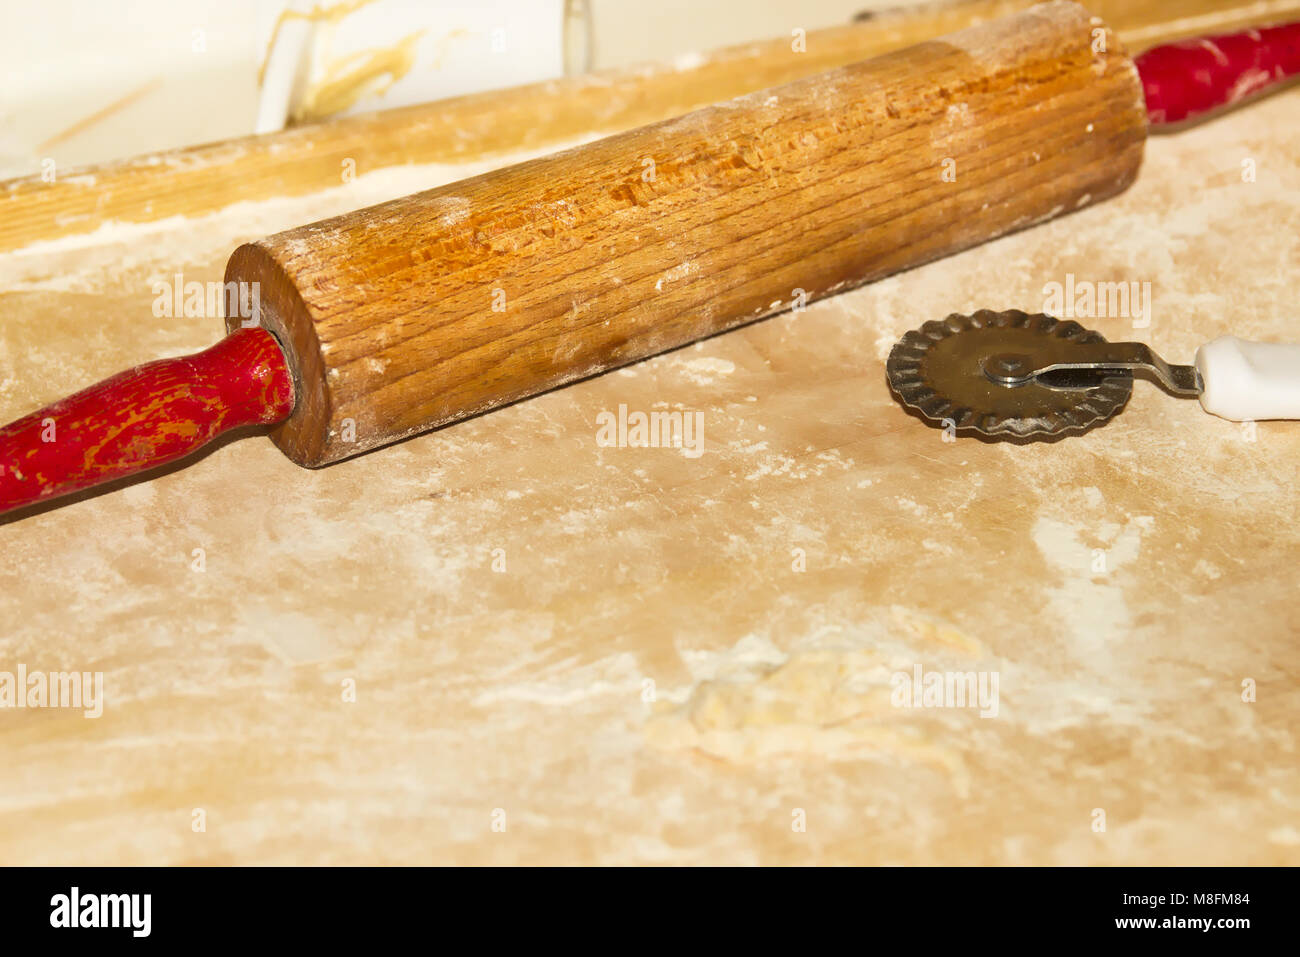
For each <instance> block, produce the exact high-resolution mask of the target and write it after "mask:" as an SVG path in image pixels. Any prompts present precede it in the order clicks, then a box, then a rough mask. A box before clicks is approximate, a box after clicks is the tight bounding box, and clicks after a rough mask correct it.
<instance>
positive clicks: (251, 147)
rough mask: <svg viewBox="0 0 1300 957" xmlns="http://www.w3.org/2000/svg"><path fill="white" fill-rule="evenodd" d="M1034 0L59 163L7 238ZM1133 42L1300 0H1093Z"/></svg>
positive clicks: (812, 68) (263, 183) (498, 130)
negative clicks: (126, 155)
mask: <svg viewBox="0 0 1300 957" xmlns="http://www.w3.org/2000/svg"><path fill="white" fill-rule="evenodd" d="M1029 5H1030V3H1029V0H969V2H959V3H949V4H937V5H933V6H928V7H925V8H922V9H919V10H900V11H898V12H896V13H892V12H891V13H888V14H879V15H877V16H875V17H872V18H871V19H869V20H866V21H863V22H859V23H852V24H844V25H842V26H835V27H830V28H827V29H823V30H812V31H809V32H808V34H807V37H806V44H805V45H804V47H803V49H802V52H796V51H795V50H794V49H793V48H792V42H791V37H789V36H785V37H777V38H774V39H773V40H771V41H768V42H764V43H748V44H743V45H740V46H736V47H731V48H728V49H724V50H719V51H715V52H713V53H711V54H709V55H708V56H703V57H700V58H698V61H696V60H692V61H690V62H688V63H683V64H659V65H646V66H641V67H635V68H627V69H619V70H610V71H605V72H601V73H595V74H590V75H584V76H575V77H566V78H564V79H559V80H554V81H548V82H544V83H537V84H531V85H528V86H522V87H517V88H514V89H510V90H500V91H493V92H490V93H482V94H475V95H471V96H463V97H456V98H454V99H449V100H443V101H440V102H437V103H428V104H420V105H418V106H412V107H405V108H401V109H395V110H387V111H384V112H381V113H373V114H368V115H364V116H356V117H348V118H345V119H340V120H335V121H330V122H327V123H320V124H314V125H310V126H304V127H298V128H296V129H289V130H285V131H283V132H280V133H273V134H267V135H264V136H249V137H243V138H239V139H234V140H226V141H222V142H218V143H208V144H204V145H200V146H193V147H187V148H185V149H179V150H171V151H167V152H164V153H159V154H154V155H148V156H141V157H136V158H132V159H128V160H122V161H118V162H113V163H105V164H100V165H97V166H92V167H87V168H84V169H79V170H66V171H65V170H62V169H60V171H59V174H58V178H57V179H56V180H55V181H54V182H52V183H51V182H45V181H44V180H42V178H41V177H40V176H30V177H25V178H22V179H16V180H11V181H10V182H8V183H6V184H4V185H3V186H0V251H5V250H11V249H16V248H19V247H21V246H24V245H26V244H28V243H31V242H33V241H36V240H43V239H52V238H56V237H60V236H72V235H80V234H84V233H89V232H92V231H94V230H95V229H97V228H98V227H99V226H100V225H101V224H102V223H104V222H110V221H117V222H156V221H158V220H161V219H165V218H167V217H169V216H177V215H196V214H200V213H205V212H210V211H212V210H216V209H222V208H224V207H226V206H229V205H231V204H233V203H236V202H243V201H249V200H259V199H265V198H267V197H271V196H279V197H284V196H301V195H305V194H308V193H312V192H315V191H318V190H322V189H328V188H331V187H338V186H339V185H340V184H341V182H342V179H341V172H342V169H343V164H344V162H345V161H351V162H352V164H354V166H355V169H356V171H357V172H358V174H364V173H370V172H374V171H376V170H379V169H382V168H385V167H391V166H404V165H409V164H427V163H456V162H465V161H472V160H477V159H481V158H483V157H488V156H499V155H502V154H505V153H511V152H521V151H525V150H533V149H545V148H547V147H549V146H554V145H557V144H563V143H566V142H569V141H572V140H574V139H577V138H578V137H580V136H586V135H590V134H592V133H615V132H620V131H623V130H627V129H631V128H633V127H636V126H640V125H644V124H647V123H653V122H658V121H660V120H663V119H666V118H668V117H671V116H675V115H678V114H681V113H685V112H687V111H689V110H693V109H697V108H699V107H702V106H704V105H706V104H709V103H713V102H716V101H718V100H723V99H727V98H730V97H734V96H740V95H742V94H745V93H749V92H752V91H754V90H758V89H763V88H765V87H769V86H775V85H778V84H781V83H787V82H790V81H792V80H795V79H798V78H801V77H806V76H810V75H813V74H816V73H820V72H823V71H825V70H829V69H833V68H835V67H839V66H843V65H846V64H849V63H855V62H858V61H861V60H864V59H866V58H868V57H872V56H877V55H880V54H883V53H887V52H891V51H893V50H897V49H900V48H902V47H905V46H907V45H909V44H913V43H917V42H920V41H923V40H927V39H931V38H934V37H937V36H940V35H942V34H944V33H949V32H952V31H954V30H959V29H962V28H964V27H967V26H970V25H972V24H976V23H980V22H983V21H987V20H990V19H993V18H996V17H999V16H1004V15H1007V14H1009V13H1012V12H1015V11H1017V10H1022V9H1024V8H1025V7H1027V6H1029ZM1087 6H1088V8H1089V9H1090V10H1091V11H1092V12H1093V13H1095V14H1097V15H1098V16H1101V17H1102V18H1103V19H1105V20H1106V22H1107V23H1108V24H1109V25H1110V26H1111V27H1112V28H1113V29H1114V30H1115V31H1116V32H1117V33H1118V34H1119V36H1120V39H1121V40H1122V41H1123V42H1124V43H1125V45H1126V47H1127V48H1128V49H1129V50H1130V51H1131V52H1134V53H1136V52H1138V51H1140V50H1143V49H1146V48H1147V47H1150V46H1153V45H1155V44H1158V43H1165V42H1169V41H1171V40H1177V39H1181V38H1184V37H1189V36H1198V35H1202V34H1206V33H1215V32H1225V31H1229V30H1233V29H1238V28H1241V27H1244V26H1251V25H1259V24H1266V23H1277V22H1281V21H1285V20H1293V19H1296V18H1298V17H1300V0H1091V2H1090V3H1088V4H1087Z"/></svg>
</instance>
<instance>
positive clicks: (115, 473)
mask: <svg viewBox="0 0 1300 957" xmlns="http://www.w3.org/2000/svg"><path fill="white" fill-rule="evenodd" d="M293 404H294V385H293V377H292V376H291V374H290V372H289V369H288V366H287V365H286V364H285V359H284V353H283V352H282V351H281V350H280V345H279V343H278V342H277V341H276V340H275V337H274V336H272V335H271V334H270V333H269V332H267V331H266V330H265V329H241V330H239V331H237V332H235V333H233V334H231V335H229V336H227V337H226V338H225V339H223V340H221V341H220V342H219V343H217V344H216V345H215V346H213V347H212V348H210V349H206V350H204V351H203V352H197V353H194V354H193V355H188V356H179V357H177V358H174V359H162V360H159V361H157V362H148V363H145V364H144V365H139V366H136V367H135V368H133V369H128V370H127V371H126V372H121V373H119V374H117V375H115V376H113V377H112V378H110V379H105V380H104V381H103V382H100V383H98V384H97V385H93V386H91V387H90V388H88V389H84V390H83V391H81V392H78V393H77V394H76V395H71V396H69V397H68V398H66V399H62V400H60V401H58V402H55V403H54V404H53V405H50V406H47V407H45V408H44V409H41V410H39V411H37V412H33V413H31V414H30V415H27V416H24V417H23V418H21V419H18V420H17V421H16V422H12V423H10V424H9V425H7V426H5V427H4V428H0V513H3V512H7V511H10V510H12V509H15V508H21V507H22V506H25V505H33V504H35V503H37V502H44V501H47V500H49V499H52V498H57V497H59V496H61V495H68V494H70V493H72V492H79V491H82V490H83V489H88V488H93V487H94V486H96V485H102V484H103V483H105V482H111V481H113V480H114V479H120V478H125V477H128V476H131V475H136V474H138V473H140V472H144V471H147V470H148V469H152V468H156V467H158V466H160V465H166V464H168V463H169V462H174V461H176V460H177V459H180V458H183V457H184V456H186V455H189V454H190V453H192V452H195V451H197V450H198V449H201V448H202V447H203V446H205V445H207V444H208V443H209V442H211V441H212V440H213V439H215V438H216V437H217V436H219V435H221V434H222V433H224V432H228V431H230V430H231V429H236V428H240V427H241V426H246V425H271V424H274V423H276V422H280V421H282V420H283V419H285V418H287V417H288V416H289V413H290V412H292V411H293Z"/></svg>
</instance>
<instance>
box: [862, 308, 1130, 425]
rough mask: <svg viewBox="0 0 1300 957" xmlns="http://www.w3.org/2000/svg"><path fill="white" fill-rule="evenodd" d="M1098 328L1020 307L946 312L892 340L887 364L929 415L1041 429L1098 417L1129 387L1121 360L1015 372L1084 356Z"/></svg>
mask: <svg viewBox="0 0 1300 957" xmlns="http://www.w3.org/2000/svg"><path fill="white" fill-rule="evenodd" d="M1105 342H1106V339H1105V338H1104V337H1103V336H1102V335H1101V334H1100V333H1098V332H1093V331H1092V330H1090V329H1085V328H1084V327H1083V326H1081V325H1079V324H1078V323H1077V322H1073V321H1067V322H1062V321H1060V320H1059V319H1053V318H1052V317H1051V316H1045V315H1041V314H1040V315H1029V314H1028V313H1024V312H1020V311H1019V310H1009V311H1007V312H993V311H991V310H988V309H984V310H981V311H979V312H977V313H975V314H974V315H970V316H962V315H956V314H954V315H951V316H949V317H948V318H947V319H944V320H942V321H939V320H935V321H931V322H927V323H926V324H925V325H923V326H922V327H921V328H920V329H916V330H913V331H912V332H909V333H907V334H906V335H905V336H903V338H902V339H901V340H899V342H898V343H897V344H896V345H895V346H894V348H893V350H892V351H891V352H890V354H889V361H888V363H887V364H886V366H885V370H886V375H887V377H888V379H889V385H890V387H891V388H892V389H893V391H894V394H895V395H896V396H897V397H898V399H899V400H900V401H901V402H902V403H903V405H905V406H907V407H908V408H910V409H915V410H916V411H917V412H919V413H920V414H921V415H922V416H924V417H925V418H926V419H929V420H930V421H931V423H932V424H934V425H943V426H947V425H951V426H953V427H955V428H956V429H957V430H958V431H963V432H967V433H972V432H973V433H975V434H978V435H986V436H995V437H999V438H1008V439H1014V438H1025V439H1045V438H1050V437H1052V436H1057V435H1065V434H1074V433H1078V432H1082V431H1085V430H1087V429H1090V428H1092V427H1094V426H1096V425H1098V424H1099V423H1101V422H1104V421H1106V420H1107V419H1109V418H1110V417H1111V416H1112V415H1114V414H1115V413H1116V412H1118V411H1119V410H1120V409H1122V408H1123V407H1124V404H1125V403H1126V402H1127V401H1128V399H1129V396H1130V395H1131V394H1132V392H1133V375H1132V372H1130V371H1129V370H1127V369H1116V368H1105V369H1081V368H1071V369H1063V370H1061V371H1059V372H1048V373H1041V372H1040V373H1039V374H1037V375H1032V376H1024V375H1022V373H1023V372H1026V371H1033V370H1042V369H1045V368H1047V367H1050V366H1053V365H1057V364H1061V365H1068V364H1071V363H1074V364H1076V365H1077V363H1078V362H1080V361H1085V360H1086V358H1087V354H1088V353H1089V352H1093V351H1095V348H1094V349H1088V348H1087V346H1089V345H1090V344H1095V343H1105Z"/></svg>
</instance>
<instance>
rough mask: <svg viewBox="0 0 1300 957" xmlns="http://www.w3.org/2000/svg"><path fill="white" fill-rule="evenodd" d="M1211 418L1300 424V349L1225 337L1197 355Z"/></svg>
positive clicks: (1204, 400)
mask: <svg viewBox="0 0 1300 957" xmlns="http://www.w3.org/2000/svg"><path fill="white" fill-rule="evenodd" d="M1196 371H1197V372H1199V373H1200V374H1201V382H1202V384H1203V385H1204V390H1203V391H1202V392H1201V406H1202V407H1203V408H1204V409H1205V411H1206V412H1212V413H1213V414H1214V415H1218V416H1222V417H1223V418H1225V419H1231V420H1232V421H1234V422H1257V421H1261V420H1264V419H1300V345H1293V344H1284V343H1278V342H1247V341H1246V340H1244V339H1238V338H1237V337H1236V336H1220V337H1219V338H1218V339H1215V340H1214V341H1213V342H1207V343H1206V344H1205V345H1203V346H1201V347H1200V348H1199V349H1197V350H1196Z"/></svg>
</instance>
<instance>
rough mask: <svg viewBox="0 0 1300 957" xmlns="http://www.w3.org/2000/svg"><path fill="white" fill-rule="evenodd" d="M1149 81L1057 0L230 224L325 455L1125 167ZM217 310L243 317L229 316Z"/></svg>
mask: <svg viewBox="0 0 1300 957" xmlns="http://www.w3.org/2000/svg"><path fill="white" fill-rule="evenodd" d="M1146 128H1147V119H1146V113H1145V110H1144V104H1143V97H1142V88H1141V84H1140V82H1139V79H1138V76H1137V72H1136V70H1135V69H1134V66H1133V64H1132V62H1131V61H1130V60H1129V59H1128V58H1127V56H1125V54H1124V53H1123V51H1122V50H1121V49H1120V47H1119V43H1118V41H1117V39H1116V38H1115V37H1114V36H1113V35H1111V34H1109V33H1108V32H1107V31H1106V29H1105V28H1104V26H1102V25H1101V24H1100V23H1099V22H1098V21H1097V20H1095V19H1094V18H1092V17H1090V16H1089V14H1088V13H1087V12H1086V11H1085V10H1084V9H1083V8H1082V7H1080V6H1078V5H1076V4H1073V3H1065V2H1057V3H1050V4H1044V5H1042V6H1039V7H1035V8H1032V9H1030V10H1028V11H1026V12H1024V13H1022V14H1019V15H1017V16H1015V17H1011V18H1007V19H1005V20H1000V21H996V22H992V23H988V24H985V25H981V26H978V27H974V28H971V29H968V30H965V31H962V32H960V33H956V34H952V35H951V36H948V37H945V38H942V39H939V40H935V41H931V42H926V43H923V44H920V45H919V46H914V47H910V48H908V49H906V50H901V51H898V52H897V53H892V54H889V55H886V56H883V57H880V58H877V59H874V60H869V61H865V62H863V63H859V64H855V65H852V66H848V67H844V68H841V69H837V70H834V71H832V72H830V73H825V74H822V75H819V76H816V77H811V78H809V79H805V80H800V81H797V82H794V83H791V84H788V85H786V86H781V87H777V88H773V89H771V90H766V91H763V92H760V93H756V94H752V95H749V96H744V97H741V98H739V99H736V100H731V101H729V102H727V103H723V104H720V105H717V106H713V107H709V108H707V109H704V110H700V111H697V112H695V113H691V114H688V115H686V116H684V117H681V118H679V119H675V120H671V121H667V122H663V123H658V124H655V125H652V126H646V127H642V128H640V129H637V130H633V131H630V132H628V133H625V134H622V135H619V136H614V137H611V138H609V139H605V140H600V141H598V142H593V143H590V144H587V145H584V146H580V147H578V148H575V149H571V150H568V151H566V152H563V153H559V154H557V155H555V156H550V157H547V158H544V159H539V160H534V161H531V162H526V163H522V164H520V165H517V166H512V167H509V168H506V169H502V170H499V171H496V172H493V173H488V174H485V175H483V176H478V177H474V178H473V179H469V180H464V181H462V182H458V183H454V184H451V185H449V186H445V187H442V188H439V189H434V190H430V191H428V192H424V193H420V194H417V195H415V196H410V197H406V198H403V199H398V200H394V201H392V202H388V203H384V204H381V205H378V206H373V207H370V208H368V209H362V210H359V211H356V212H352V213H348V214H346V215H343V216H339V217H336V218H334V219H329V220H325V221H322V222H318V223H314V224H311V225H308V226H304V227H301V228H299V229H293V230H290V231H288V232H284V233H279V234H277V235H275V236H271V237H270V238H268V239H264V240H262V241H260V242H257V243H253V244H249V245H245V246H241V247H240V248H239V249H237V250H236V251H235V253H234V255H233V256H232V257H231V259H230V262H229V265H228V266H227V271H226V280H227V281H228V282H231V281H233V282H240V283H257V284H258V286H257V292H258V300H259V304H260V316H259V321H260V322H261V324H262V325H263V326H265V327H266V328H267V329H268V330H270V331H271V332H272V333H273V334H274V335H275V336H276V338H277V339H278V340H279V341H280V343H281V346H282V348H283V349H284V350H285V353H286V356H287V358H288V362H289V366H290V368H291V369H292V370H293V373H294V376H295V381H296V388H297V402H296V405H295V407H294V411H293V413H292V415H291V416H290V417H289V418H288V419H287V420H286V421H285V422H283V423H282V424H281V425H279V426H278V427H277V428H276V430H275V431H274V432H273V433H272V438H273V439H274V440H275V441H276V443H277V444H278V445H279V446H280V448H281V449H282V450H283V451H284V452H285V453H286V454H287V455H289V457H290V458H292V459H293V460H294V461H296V462H298V463H300V464H302V465H307V466H318V465H324V464H327V463H329V462H333V461H337V460H339V459H342V458H346V457H348V456H350V455H354V454H356V453H359V452H363V451H366V450H368V449H371V448H375V447H377V446H380V445H384V444H387V443H389V442H393V441H396V440H398V439H401V438H403V437H405V436H408V435H411V434H413V433H416V432H419V431H423V430H426V429H430V428H434V427H437V426H440V425H444V424H447V423H450V422H454V421H456V420H458V419H462V418H465V417H467V416H470V415H474V414H476V413H479V412H483V411H486V410H488V409H492V408H495V407H497V406H501V405H504V404H506V403H509V402H512V401H515V400H518V399H521V398H524V397H527V396H530V395H535V394H537V393H539V392H543V391H545V390H547V389H551V388H554V387H556V386H559V385H562V384H564V383H566V382H571V381H574V380H577V379H581V378H583V377H586V376H590V375H593V374H596V373H599V372H603V371H605V370H608V369H611V368H614V367H617V366H620V365H624V364H627V363H630V362H633V361H636V360H638V359H642V358H644V357H646V356H650V355H653V354H655V353H659V352H663V351H666V350H669V349H672V348H674V347H677V346H680V345H683V344H685V343H688V342H691V341H693V340H696V339H700V338H703V337H705V336H708V335H711V334H714V333H717V332H720V331H722V330H725V329H729V328H732V327H734V326H738V325H741V324H743V323H746V322H749V321H752V320H754V319H758V318H761V317H763V316H766V315H770V314H772V313H775V312H779V311H781V310H783V309H786V308H789V307H790V305H791V304H792V303H794V302H798V301H804V300H814V299H817V298H818V297H821V296H826V295H829V294H831V293H834V292H836V291H839V290H841V289H844V288H847V287H849V286H853V285H857V284H860V283H863V282H867V281H870V280H872V279H876V278H879V277H881V276H884V275H887V274H889V273H893V272H896V271H898V270H901V269H905V268H908V267H910V266H914V265H917V264H919V263H923V262H926V261H929V260H932V259H936V258H938V257H940V256H944V255H947V254H949V253H952V252H955V251H958V250H960V249H964V248H966V247H969V246H973V245H975V244H977V243H980V242H983V241H985V240H988V239H991V238H993V237H996V236H999V235H1002V234H1005V233H1008V232H1010V231H1013V230H1016V229H1019V228H1022V227H1026V226H1029V225H1031V224H1033V223H1036V222H1040V221H1042V220H1044V219H1047V218H1050V217H1052V216H1055V215H1058V214H1061V213H1064V212H1069V211H1073V210H1075V209H1078V208H1080V207H1083V206H1085V205H1088V204H1090V203H1094V202H1097V201H1099V200H1102V199H1105V198H1107V197H1109V196H1111V195H1113V194H1115V193H1117V192H1119V191H1121V190H1123V189H1124V188H1125V187H1126V186H1128V184H1129V183H1130V182H1131V181H1132V180H1133V178H1134V177H1135V175H1136V173H1137V170H1138V166H1139V164H1140V162H1141V157H1142V147H1143V142H1144V139H1145V135H1146ZM228 322H229V325H230V327H231V329H232V330H233V329H235V328H237V327H238V326H239V324H240V322H241V320H240V319H239V318H238V317H235V318H232V319H230V320H228Z"/></svg>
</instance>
